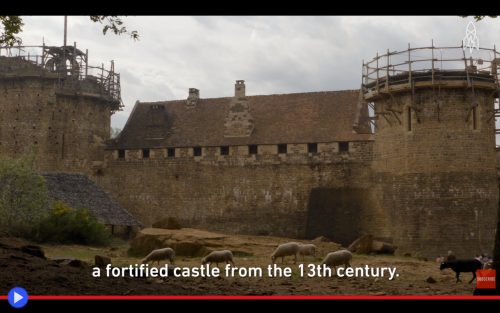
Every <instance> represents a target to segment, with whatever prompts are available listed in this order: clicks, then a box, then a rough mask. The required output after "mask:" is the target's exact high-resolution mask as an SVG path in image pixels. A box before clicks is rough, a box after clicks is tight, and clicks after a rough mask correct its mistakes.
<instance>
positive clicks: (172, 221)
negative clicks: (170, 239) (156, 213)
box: [153, 217, 182, 229]
mask: <svg viewBox="0 0 500 313" xmlns="http://www.w3.org/2000/svg"><path fill="white" fill-rule="evenodd" d="M153 227H154V228H163V229H181V228H182V226H181V224H180V223H179V221H178V220H177V219H176V218H175V217H167V218H163V219H161V220H159V221H156V222H155V223H153Z"/></svg>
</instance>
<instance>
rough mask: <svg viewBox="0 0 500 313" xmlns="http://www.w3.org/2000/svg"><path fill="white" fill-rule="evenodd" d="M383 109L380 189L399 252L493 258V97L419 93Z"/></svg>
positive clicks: (377, 148) (383, 103)
mask: <svg viewBox="0 0 500 313" xmlns="http://www.w3.org/2000/svg"><path fill="white" fill-rule="evenodd" d="M474 104H477V107H476V108H475V109H473V108H474ZM375 107H376V111H377V112H381V113H382V114H383V113H384V112H385V113H386V114H385V115H384V116H385V117H384V116H382V114H379V117H378V120H377V132H376V134H375V145H374V172H375V174H374V181H373V188H374V192H375V194H376V195H377V197H378V201H379V203H380V206H381V207H384V208H386V209H387V210H388V212H389V217H390V220H391V225H393V228H392V235H393V238H394V241H395V243H396V245H398V246H399V252H400V253H411V254H413V255H415V254H420V255H425V256H434V257H435V256H437V255H440V254H441V255H442V254H446V251H448V250H453V251H454V252H455V253H456V254H457V255H458V256H459V257H463V258H465V257H473V256H474V255H475V254H477V253H482V252H488V253H491V251H492V248H493V237H494V233H495V226H496V225H495V221H496V218H497V208H498V186H497V178H496V169H495V167H496V156H495V138H494V119H492V118H491V116H492V112H493V111H492V109H493V98H492V97H491V93H490V92H483V91H481V90H478V89H476V91H475V97H473V96H472V93H470V92H467V91H464V90H462V89H460V90H441V97H438V96H437V93H433V92H432V90H419V91H418V93H416V94H415V95H414V97H413V98H412V95H411V94H408V93H406V94H397V95H394V96H393V97H392V98H386V99H382V100H378V101H376V102H375ZM474 111H475V112H474ZM396 116H397V117H396ZM474 119H475V120H474Z"/></svg>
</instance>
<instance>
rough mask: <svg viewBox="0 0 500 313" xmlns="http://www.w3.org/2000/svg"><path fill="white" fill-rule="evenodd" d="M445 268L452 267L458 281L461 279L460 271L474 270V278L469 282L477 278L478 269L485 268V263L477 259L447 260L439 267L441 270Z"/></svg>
mask: <svg viewBox="0 0 500 313" xmlns="http://www.w3.org/2000/svg"><path fill="white" fill-rule="evenodd" d="M445 268H451V269H452V270H453V271H454V272H455V273H456V274H457V275H456V277H457V283H458V282H459V281H461V280H460V273H462V272H464V273H467V272H472V279H471V280H470V281H469V284H470V283H472V282H473V281H474V279H476V271H477V270H480V269H482V268H483V264H482V263H481V262H480V261H479V260H476V259H472V260H455V261H446V262H443V263H441V266H440V267H439V269H440V270H443V269H445Z"/></svg>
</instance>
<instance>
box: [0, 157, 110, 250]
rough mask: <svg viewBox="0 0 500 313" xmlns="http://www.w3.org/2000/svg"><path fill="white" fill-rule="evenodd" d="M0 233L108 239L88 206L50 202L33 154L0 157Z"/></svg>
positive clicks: (43, 238)
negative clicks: (75, 206) (72, 206)
mask: <svg viewBox="0 0 500 313" xmlns="http://www.w3.org/2000/svg"><path fill="white" fill-rule="evenodd" d="M51 208H52V209H51ZM0 235H8V236H14V237H22V238H26V239H31V240H35V241H39V242H58V243H79V244H94V245H102V244H106V243H108V240H109V234H108V231H107V230H106V227H105V226H104V225H102V224H100V223H99V222H98V221H97V219H96V218H95V217H94V216H92V215H91V214H90V213H89V212H88V211H87V210H85V209H73V208H71V207H69V206H68V205H66V204H64V203H62V202H57V201H56V202H54V203H51V200H50V198H49V195H48V190H47V186H46V184H45V179H44V178H43V176H41V175H39V174H38V173H37V172H36V171H35V168H34V158H33V157H32V156H29V157H24V158H20V159H8V158H0Z"/></svg>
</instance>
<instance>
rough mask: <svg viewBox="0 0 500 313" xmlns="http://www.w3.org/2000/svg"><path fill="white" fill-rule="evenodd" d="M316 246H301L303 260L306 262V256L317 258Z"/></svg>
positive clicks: (300, 252)
mask: <svg viewBox="0 0 500 313" xmlns="http://www.w3.org/2000/svg"><path fill="white" fill-rule="evenodd" d="M316 249H317V248H316V246H315V245H313V244H312V243H308V244H301V245H300V246H299V255H302V260H304V258H305V256H306V255H310V256H313V257H315V256H316Z"/></svg>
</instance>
